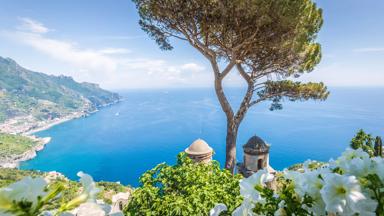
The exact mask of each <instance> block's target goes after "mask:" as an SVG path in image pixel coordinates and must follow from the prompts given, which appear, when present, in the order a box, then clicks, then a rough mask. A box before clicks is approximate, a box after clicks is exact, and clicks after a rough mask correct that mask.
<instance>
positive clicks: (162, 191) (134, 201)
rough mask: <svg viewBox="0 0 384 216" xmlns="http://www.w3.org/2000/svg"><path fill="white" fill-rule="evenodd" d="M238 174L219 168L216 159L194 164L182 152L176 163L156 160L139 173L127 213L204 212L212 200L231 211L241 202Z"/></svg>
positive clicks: (211, 205)
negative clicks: (156, 162) (153, 166)
mask: <svg viewBox="0 0 384 216" xmlns="http://www.w3.org/2000/svg"><path fill="white" fill-rule="evenodd" d="M240 179H241V176H240V175H235V176H233V175H231V173H230V172H229V171H227V170H221V169H220V166H219V164H218V162H216V161H213V162H212V164H197V163H194V162H192V161H191V160H190V159H189V158H188V157H187V156H186V155H185V154H184V153H180V154H179V155H178V161H177V164H176V165H174V166H169V165H166V164H164V163H163V164H159V165H157V166H156V167H155V168H154V169H152V170H149V171H147V172H146V173H144V174H143V175H142V176H141V177H140V182H141V187H139V188H137V189H136V190H135V191H134V192H133V194H132V197H131V199H130V201H129V204H128V206H127V207H126V209H125V213H126V215H207V214H208V213H209V211H210V209H212V208H213V207H214V206H215V204H217V203H224V204H225V205H226V206H227V207H228V211H229V212H232V211H233V210H234V209H235V208H236V207H237V206H238V205H239V204H240V203H241V198H240V193H239V190H240V188H239V180H240Z"/></svg>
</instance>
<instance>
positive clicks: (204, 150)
mask: <svg viewBox="0 0 384 216" xmlns="http://www.w3.org/2000/svg"><path fill="white" fill-rule="evenodd" d="M185 152H186V153H187V154H191V155H201V154H208V153H211V152H212V148H211V147H210V146H209V145H208V144H207V143H206V142H205V141H204V140H202V139H197V140H195V141H194V142H193V143H192V144H191V145H190V146H189V147H188V148H186V149H185Z"/></svg>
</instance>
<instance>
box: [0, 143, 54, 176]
mask: <svg viewBox="0 0 384 216" xmlns="http://www.w3.org/2000/svg"><path fill="white" fill-rule="evenodd" d="M29 138H30V139H33V140H34V141H36V142H37V145H35V146H33V147H31V148H30V149H28V150H27V151H25V152H23V153H21V154H9V155H0V168H17V167H18V166H19V163H20V162H22V161H27V160H30V159H32V158H34V157H36V153H37V152H38V151H41V150H43V149H44V147H45V145H46V144H47V143H49V141H50V140H51V138H49V137H46V138H37V137H34V136H29Z"/></svg>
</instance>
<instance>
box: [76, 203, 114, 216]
mask: <svg viewBox="0 0 384 216" xmlns="http://www.w3.org/2000/svg"><path fill="white" fill-rule="evenodd" d="M107 213H108V212H105V210H104V209H103V208H102V207H101V206H99V205H98V204H96V203H92V202H86V203H83V204H81V205H80V206H79V207H78V208H77V209H76V214H75V215H76V216H91V215H92V216H105V215H107Z"/></svg>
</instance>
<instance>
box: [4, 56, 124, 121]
mask: <svg viewBox="0 0 384 216" xmlns="http://www.w3.org/2000/svg"><path fill="white" fill-rule="evenodd" d="M119 99H120V97H119V95H118V94H116V93H112V92H109V91H106V90H104V89H101V88H100V87H99V86H98V85H97V84H92V83H86V82H83V83H78V82H76V81H74V80H73V78H72V77H68V76H62V75H61V76H53V75H47V74H44V73H39V72H34V71H30V70H28V69H25V68H23V67H21V66H20V65H18V64H17V63H16V62H15V61H14V60H12V59H10V58H2V57H0V123H1V122H4V121H6V120H9V119H13V118H17V117H21V118H22V117H25V116H29V117H30V118H31V117H32V118H34V119H36V120H40V121H41V120H51V119H56V118H61V117H65V116H67V115H69V114H73V113H74V112H92V111H95V110H97V108H99V107H102V106H105V105H108V104H111V103H115V102H117V101H118V100H119Z"/></svg>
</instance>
